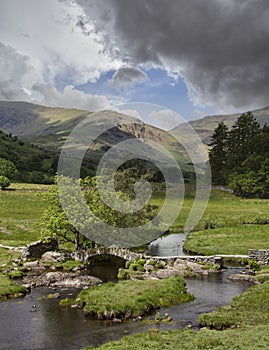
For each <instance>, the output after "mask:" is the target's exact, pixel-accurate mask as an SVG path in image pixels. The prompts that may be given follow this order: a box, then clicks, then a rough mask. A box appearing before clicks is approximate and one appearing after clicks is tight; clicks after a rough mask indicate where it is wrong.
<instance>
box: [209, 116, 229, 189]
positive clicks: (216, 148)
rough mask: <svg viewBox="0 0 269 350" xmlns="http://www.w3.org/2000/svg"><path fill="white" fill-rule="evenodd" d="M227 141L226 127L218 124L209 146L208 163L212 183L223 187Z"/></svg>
mask: <svg viewBox="0 0 269 350" xmlns="http://www.w3.org/2000/svg"><path fill="white" fill-rule="evenodd" d="M227 140H228V127H227V125H225V124H224V123H223V122H220V123H219V124H218V126H217V128H216V129H215V130H214V133H213V135H212V141H211V143H210V144H209V146H210V147H211V148H210V151H209V161H210V166H211V172H212V181H213V183H214V184H216V185H224V184H225V183H226V179H225V177H224V172H225V167H226V165H227Z"/></svg>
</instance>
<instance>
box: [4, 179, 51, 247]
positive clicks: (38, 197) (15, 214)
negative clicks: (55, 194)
mask: <svg viewBox="0 0 269 350" xmlns="http://www.w3.org/2000/svg"><path fill="white" fill-rule="evenodd" d="M47 189H48V186H46V185H32V184H12V185H11V189H10V190H7V191H0V243H1V244H3V245H10V246H23V245H26V244H28V243H30V242H32V241H34V240H37V239H38V238H39V228H38V225H37V224H38V222H39V221H40V218H41V215H42V213H43V211H44V209H45V208H46V202H45V201H44V200H43V198H42V193H43V192H44V191H46V190H47Z"/></svg>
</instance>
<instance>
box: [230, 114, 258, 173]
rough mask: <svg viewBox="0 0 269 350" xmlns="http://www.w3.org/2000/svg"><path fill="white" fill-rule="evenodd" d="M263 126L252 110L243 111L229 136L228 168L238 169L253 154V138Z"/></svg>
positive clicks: (231, 169)
mask: <svg viewBox="0 0 269 350" xmlns="http://www.w3.org/2000/svg"><path fill="white" fill-rule="evenodd" d="M260 132H261V127H260V124H259V123H258V122H257V120H256V119H255V117H254V116H253V114H252V113H251V112H247V113H243V114H242V115H241V116H240V117H239V118H238V119H237V121H236V123H235V124H234V125H233V126H232V130H231V131H230V132H229V137H228V150H227V168H228V169H229V170H230V172H232V171H237V170H238V169H239V168H240V166H241V164H242V163H243V161H244V160H246V159H247V157H248V156H250V155H251V154H253V153H254V152H253V148H252V140H253V138H254V137H255V136H256V135H258V134H260Z"/></svg>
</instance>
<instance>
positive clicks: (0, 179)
mask: <svg viewBox="0 0 269 350" xmlns="http://www.w3.org/2000/svg"><path fill="white" fill-rule="evenodd" d="M9 186H10V181H9V179H8V178H7V177H6V176H0V187H1V189H2V190H4V189H5V188H7V187H9Z"/></svg>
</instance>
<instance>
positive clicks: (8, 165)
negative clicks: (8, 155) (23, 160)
mask: <svg viewBox="0 0 269 350" xmlns="http://www.w3.org/2000/svg"><path fill="white" fill-rule="evenodd" d="M16 171H17V169H16V166H15V165H14V163H13V162H11V161H10V160H7V159H5V158H0V176H5V177H8V178H10V177H11V176H13V175H14V174H15V173H16Z"/></svg>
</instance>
